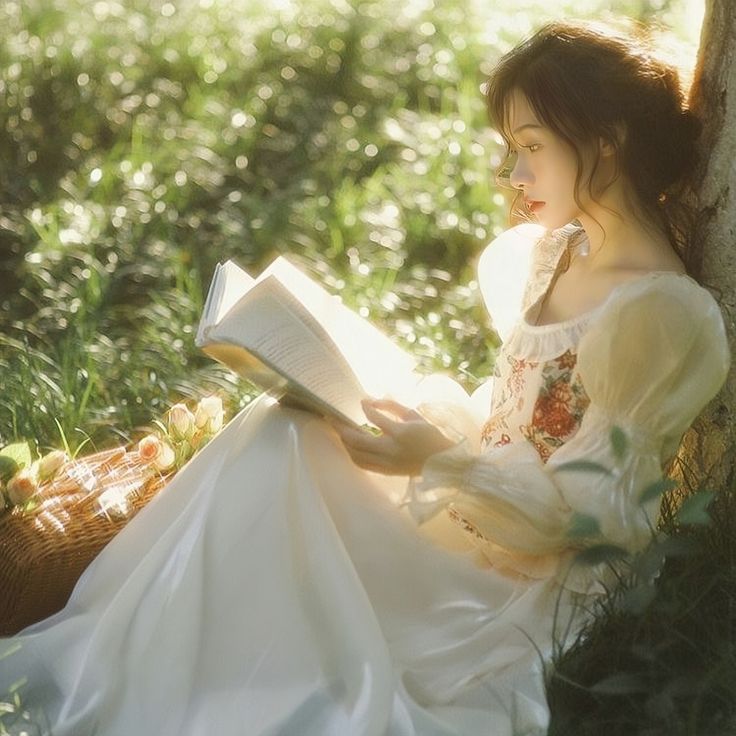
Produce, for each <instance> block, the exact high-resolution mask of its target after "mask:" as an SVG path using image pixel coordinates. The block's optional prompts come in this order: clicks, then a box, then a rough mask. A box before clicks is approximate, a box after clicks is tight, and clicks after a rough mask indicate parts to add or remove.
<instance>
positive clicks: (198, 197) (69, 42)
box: [0, 0, 695, 447]
mask: <svg viewBox="0 0 736 736" xmlns="http://www.w3.org/2000/svg"><path fill="white" fill-rule="evenodd" d="M613 5H614V6H615V7H614V8H613V9H614V11H616V12H621V13H628V14H631V15H634V16H636V17H641V18H645V19H647V18H649V19H650V20H651V19H658V20H659V19H661V20H662V21H664V22H666V23H669V24H670V25H671V26H673V27H674V28H675V29H678V33H679V36H680V37H681V38H683V39H685V40H686V41H688V40H689V43H690V47H689V48H690V50H691V51H692V48H693V43H694V42H695V39H693V38H689V39H688V36H687V34H688V32H689V33H692V24H691V23H688V22H687V21H688V18H689V16H688V15H687V13H688V12H689V13H690V14H691V15H692V12H693V10H692V7H690V6H692V3H683V2H682V1H680V2H661V0H660V2H658V3H654V2H643V1H642V0H638V1H635V0H629V2H618V3H613ZM610 6H611V3H610V2H600V1H597V0H596V1H593V0H586V1H584V2H580V1H578V2H574V3H573V2H563V1H559V2H555V3H550V2H545V3H541V2H537V1H534V2H532V1H531V0H523V1H521V0H519V1H517V2H515V3H514V7H513V8H509V7H508V4H506V3H498V2H485V3H481V2H475V1H470V0H466V1H465V2H463V1H461V0H453V1H452V2H444V1H443V2H442V3H439V2H438V3H436V4H434V3H433V2H432V1H431V0H412V1H411V2H408V3H406V4H402V5H401V6H398V5H396V4H395V3H390V2H387V1H386V0H379V1H376V2H361V3H349V2H345V0H331V1H330V0H295V1H294V2H287V1H286V0H284V1H283V2H277V1H276V0H274V2H270V3H264V2H260V3H259V2H252V0H240V1H234V0H227V2H226V1H225V0H199V2H194V1H192V0H189V1H187V2H174V3H171V2H161V0H153V2H149V1H148V0H145V2H144V1H142V0H127V1H126V2H116V1H115V0H98V1H96V2H87V1H85V0H67V1H66V2H62V1H61V0H55V2H49V0H23V1H22V2H21V1H20V0H17V1H16V0H13V1H11V2H5V3H3V4H2V5H0V24H1V26H2V28H3V34H2V40H0V100H1V101H2V104H1V105H0V130H1V131H2V132H1V133H0V286H1V287H2V291H1V292H0V371H2V375H3V377H4V381H3V383H4V385H3V391H2V392H0V444H3V443H5V442H9V441H11V440H14V439H21V438H24V439H30V440H32V441H35V442H37V443H38V444H39V445H40V446H41V447H44V446H51V445H55V446H58V445H59V443H60V433H63V434H64V435H65V436H66V438H67V439H68V441H69V443H70V445H71V446H72V447H76V446H78V445H79V443H80V442H82V441H83V440H84V438H85V437H86V436H91V438H92V439H93V440H94V442H95V444H97V445H104V444H109V443H111V442H112V443H115V442H119V441H121V440H126V439H128V438H129V437H130V434H131V431H133V429H134V428H135V427H137V426H139V425H141V424H144V423H147V422H149V421H150V420H151V418H152V417H154V416H156V415H159V414H160V413H161V412H162V411H163V410H164V409H165V408H166V406H167V405H168V404H170V403H171V402H173V401H175V400H179V399H181V398H183V397H188V396H192V397H193V396H198V395H201V394H202V393H206V392H209V391H211V390H213V389H219V390H220V391H221V392H222V393H224V395H225V397H226V399H227V400H228V401H229V404H230V409H231V410H234V409H235V408H236V407H237V406H239V405H242V404H244V403H245V402H246V401H247V400H248V399H249V397H250V396H251V394H252V392H251V390H250V389H249V387H248V386H245V385H242V384H238V382H237V381H236V379H234V378H233V377H232V376H230V375H229V374H228V373H227V371H225V370H223V369H221V368H220V367H218V366H215V365H213V364H212V363H211V362H210V361H208V360H206V359H205V358H203V357H202V356H200V355H199V354H198V353H197V351H196V349H195V348H194V345H193V330H194V328H195V326H196V322H197V319H198V315H199V312H200V309H201V307H202V301H203V294H204V293H205V292H206V288H207V285H208V283H209V279H210V276H211V274H212V271H213V268H214V265H215V263H216V262H217V261H218V260H221V259H225V258H235V259H236V260H237V261H238V262H239V263H240V264H241V265H243V266H245V267H246V268H254V269H259V268H260V267H262V266H263V265H264V264H265V263H267V262H268V261H269V260H270V259H271V258H272V257H273V256H274V255H275V254H277V253H285V252H288V253H291V254H294V255H295V256H296V257H297V258H298V259H299V260H300V261H301V262H302V263H303V264H304V266H305V267H306V268H307V269H308V270H309V271H311V272H313V273H315V274H316V275H317V276H319V277H320V278H321V279H322V280H323V281H324V282H325V283H326V284H327V285H328V287H329V288H331V289H333V290H335V291H337V292H340V293H341V294H342V295H343V298H344V299H345V301H346V302H347V303H349V304H350V305H352V306H354V307H355V308H356V309H358V310H360V312H361V313H362V314H364V315H365V316H367V317H369V318H371V319H372V320H374V321H375V322H376V323H378V324H380V325H382V326H383V327H384V328H385V329H386V330H388V331H389V332H390V333H392V334H393V335H395V336H396V338H397V339H398V340H400V341H401V342H403V343H404V344H405V345H406V346H407V347H409V348H410V349H411V350H413V351H414V352H415V353H417V354H418V355H419V356H420V358H421V360H422V362H423V365H424V367H425V368H426V369H427V370H438V369H439V370H447V371H449V372H451V373H452V374H454V375H456V376H458V377H459V378H460V380H461V381H462V382H463V383H464V384H465V385H466V386H467V387H468V388H472V387H474V386H475V385H477V383H478V381H479V380H480V379H481V378H482V377H483V376H485V375H487V374H488V373H489V370H490V367H491V366H492V362H493V357H494V354H495V349H496V347H497V341H496V338H495V335H494V334H493V332H492V330H491V329H490V327H489V321H488V319H487V317H486V315H485V313H484V311H483V310H482V309H481V306H480V302H479V297H478V292H477V288H476V284H475V282H474V281H473V265H474V259H475V258H476V256H477V255H478V253H479V252H480V251H481V249H482V248H483V246H484V245H485V244H486V243H487V242H488V241H489V240H490V239H491V238H492V236H493V235H494V234H497V233H498V232H499V231H501V230H502V229H503V228H504V227H505V223H506V214H505V213H506V204H505V200H504V195H503V193H502V192H499V191H497V190H495V189H494V188H493V186H492V170H493V167H494V166H496V165H497V164H498V163H499V154H500V151H499V146H498V142H497V140H496V138H495V137H494V134H493V132H492V131H491V130H489V128H488V127H487V125H486V122H485V113H484V108H483V102H482V96H481V94H480V91H479V88H480V85H481V83H482V81H483V79H484V76H485V74H486V73H487V72H488V70H489V69H490V68H491V66H492V64H493V62H494V59H496V58H497V57H498V55H499V54H500V53H502V52H503V51H505V50H507V49H508V48H509V47H510V46H512V45H513V44H514V43H515V42H516V41H518V40H519V39H520V38H521V37H522V36H524V35H525V34H527V33H528V32H529V31H530V30H531V29H532V28H533V27H535V26H536V25H538V24H539V23H540V22H542V21H544V20H546V19H550V18H553V17H560V16H567V15H569V14H571V13H572V14H574V15H576V16H578V17H590V16H598V15H600V14H601V12H602V11H603V9H604V8H609V7H610Z"/></svg>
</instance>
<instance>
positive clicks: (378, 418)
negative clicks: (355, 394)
mask: <svg viewBox="0 0 736 736" xmlns="http://www.w3.org/2000/svg"><path fill="white" fill-rule="evenodd" d="M363 412H364V413H365V415H366V418H367V419H368V421H369V422H373V424H375V425H376V427H378V429H380V430H381V431H382V432H385V433H386V434H395V433H396V430H397V429H398V427H399V426H400V425H401V422H397V421H395V420H394V419H390V418H389V417H387V416H386V415H385V414H384V413H383V412H381V411H379V410H378V409H376V408H374V407H373V405H372V404H369V403H364V404H363Z"/></svg>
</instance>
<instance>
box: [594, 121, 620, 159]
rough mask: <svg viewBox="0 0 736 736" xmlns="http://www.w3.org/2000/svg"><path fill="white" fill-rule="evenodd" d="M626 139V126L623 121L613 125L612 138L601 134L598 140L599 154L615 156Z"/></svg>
mask: <svg viewBox="0 0 736 736" xmlns="http://www.w3.org/2000/svg"><path fill="white" fill-rule="evenodd" d="M625 140H626V127H625V126H624V124H623V123H618V124H617V125H616V126H615V132H614V134H613V138H609V137H606V138H604V137H603V136H601V137H600V138H599V139H598V141H599V148H600V154H601V156H602V157H604V158H605V157H607V156H615V155H616V153H617V152H618V151H619V150H620V149H621V147H622V146H623V144H624V141H625Z"/></svg>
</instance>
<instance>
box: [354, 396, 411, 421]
mask: <svg viewBox="0 0 736 736" xmlns="http://www.w3.org/2000/svg"><path fill="white" fill-rule="evenodd" d="M362 404H363V411H365V410H366V407H370V408H372V409H378V410H379V411H387V412H390V413H391V414H393V415H394V416H395V417H396V418H397V419H400V420H401V421H402V422H410V421H412V420H414V419H421V418H422V415H421V414H419V412H416V411H414V409H409V407H407V406H404V405H403V404H400V403H399V402H398V401H394V400H393V399H364V400H363V402H362Z"/></svg>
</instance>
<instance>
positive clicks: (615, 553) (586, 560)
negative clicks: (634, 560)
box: [575, 544, 629, 566]
mask: <svg viewBox="0 0 736 736" xmlns="http://www.w3.org/2000/svg"><path fill="white" fill-rule="evenodd" d="M628 556H629V553H628V552H627V551H626V550H625V549H624V548H623V547H618V546H617V545H615V544H596V545H594V546H593V547H588V548H587V549H584V550H583V551H582V552H579V553H578V554H577V555H575V562H576V563H578V564H581V565H591V566H593V565H600V564H602V563H604V562H616V561H618V560H624V559H626V558H627V557H628Z"/></svg>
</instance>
